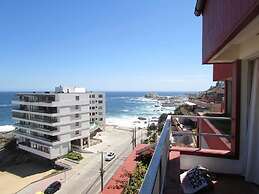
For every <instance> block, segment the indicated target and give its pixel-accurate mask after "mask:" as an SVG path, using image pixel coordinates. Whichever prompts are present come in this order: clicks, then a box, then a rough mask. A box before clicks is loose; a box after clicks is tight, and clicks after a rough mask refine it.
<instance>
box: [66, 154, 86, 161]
mask: <svg viewBox="0 0 259 194" xmlns="http://www.w3.org/2000/svg"><path fill="white" fill-rule="evenodd" d="M64 157H65V158H68V159H70V160H76V161H80V160H82V159H83V156H82V155H81V154H80V153H78V152H69V153H67V154H66V155H65V156H64Z"/></svg>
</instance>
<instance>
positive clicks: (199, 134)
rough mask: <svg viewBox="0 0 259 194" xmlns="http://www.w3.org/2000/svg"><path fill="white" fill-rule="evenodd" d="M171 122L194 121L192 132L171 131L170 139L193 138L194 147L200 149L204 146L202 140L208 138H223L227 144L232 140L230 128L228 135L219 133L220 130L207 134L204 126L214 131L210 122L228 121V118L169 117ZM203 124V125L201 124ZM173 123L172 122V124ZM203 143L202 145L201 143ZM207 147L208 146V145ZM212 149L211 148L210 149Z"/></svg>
mask: <svg viewBox="0 0 259 194" xmlns="http://www.w3.org/2000/svg"><path fill="white" fill-rule="evenodd" d="M171 118H172V120H174V119H176V118H178V119H191V120H194V121H195V123H196V124H197V126H196V128H195V130H194V131H192V130H185V131H184V130H178V131H177V130H172V137H179V136H182V137H195V138H196V146H195V147H197V148H202V147H203V146H204V142H205V141H204V139H203V138H205V139H206V138H208V137H214V138H225V139H226V140H227V141H228V142H229V144H230V141H231V139H233V138H234V136H233V135H232V134H231V128H229V132H230V133H229V134H226V133H224V132H222V131H221V129H220V128H219V129H218V128H217V129H218V130H216V131H214V132H213V133H212V132H208V130H205V128H204V125H211V126H213V127H214V129H216V127H215V126H214V125H213V124H212V123H211V121H212V120H219V121H230V123H231V118H230V117H222V116H197V115H171ZM202 122H203V123H202ZM172 123H174V122H172ZM202 142H203V143H202ZM208 146H209V145H208ZM211 149H212V148H211Z"/></svg>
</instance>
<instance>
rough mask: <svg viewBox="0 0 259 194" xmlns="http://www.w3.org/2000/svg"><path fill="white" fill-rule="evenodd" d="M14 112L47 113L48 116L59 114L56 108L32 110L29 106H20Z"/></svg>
mask: <svg viewBox="0 0 259 194" xmlns="http://www.w3.org/2000/svg"><path fill="white" fill-rule="evenodd" d="M13 110H17V111H27V112H35V113H46V114H55V113H57V108H56V107H48V108H47V107H42V108H39V107H38V108H36V107H33V108H30V107H27V106H20V107H16V108H14V109H13Z"/></svg>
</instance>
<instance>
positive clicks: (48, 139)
mask: <svg viewBox="0 0 259 194" xmlns="http://www.w3.org/2000/svg"><path fill="white" fill-rule="evenodd" d="M15 134H17V135H21V136H23V137H25V138H29V139H33V140H35V141H40V142H43V143H46V142H47V143H55V142H57V141H58V138H57V136H51V135H46V134H40V133H37V132H30V133H28V132H26V131H25V130H21V129H18V130H15Z"/></svg>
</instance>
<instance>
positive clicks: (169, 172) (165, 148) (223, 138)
mask: <svg viewBox="0 0 259 194" xmlns="http://www.w3.org/2000/svg"><path fill="white" fill-rule="evenodd" d="M187 117H190V119H192V120H193V119H196V120H197V121H198V123H200V126H199V127H198V128H197V129H196V130H187V131H186V130H185V131H184V130H183V131H178V130H177V127H178V126H179V125H175V119H176V118H178V120H180V118H184V119H185V118H187ZM209 119H210V120H211V119H216V120H229V119H230V118H225V117H217V118H216V117H215V118H214V117H206V116H190V115H171V116H168V118H167V120H166V122H165V125H164V127H163V130H162V132H161V134H160V138H159V140H158V143H157V145H156V148H155V152H154V155H153V157H152V160H151V162H150V164H149V167H148V170H147V173H146V175H145V177H144V181H143V183H142V186H141V188H140V192H139V193H140V194H146V193H150V194H153V193H154V194H155V193H168V194H169V193H174V194H183V193H184V192H183V190H182V188H181V184H180V174H181V173H182V172H184V171H185V170H188V169H190V168H193V167H195V166H197V165H201V166H204V167H206V168H208V169H209V170H210V171H211V172H213V173H215V175H216V177H217V178H216V181H215V182H213V189H212V190H208V191H205V192H203V193H208V194H243V193H249V194H257V193H259V187H258V186H257V185H254V184H252V183H248V182H246V181H245V180H244V178H243V177H242V176H241V175H240V174H241V171H240V170H239V167H240V166H239V165H240V163H238V158H232V149H231V147H225V146H226V145H224V146H222V147H221V148H227V149H225V150H224V149H221V150H220V149H215V147H212V148H210V146H213V145H210V143H209V144H206V145H205V143H204V142H206V138H209V139H208V140H209V141H210V142H212V143H215V142H216V144H217V143H219V142H221V143H223V144H224V143H226V142H228V141H229V142H231V141H233V139H234V138H235V137H234V136H233V135H232V134H231V133H230V134H228V135H226V134H222V133H216V134H215V133H207V132H204V131H202V130H203V129H204V128H203V127H204V126H206V125H202V124H201V122H204V120H209ZM182 136H191V138H189V139H188V138H186V139H187V140H186V139H185V138H182V139H181V138H180V137H182ZM212 139H217V141H211V140H212ZM170 140H171V141H170ZM219 140H220V141H219ZM181 141H182V142H181ZM214 146H215V145H214ZM204 147H205V148H204Z"/></svg>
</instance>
